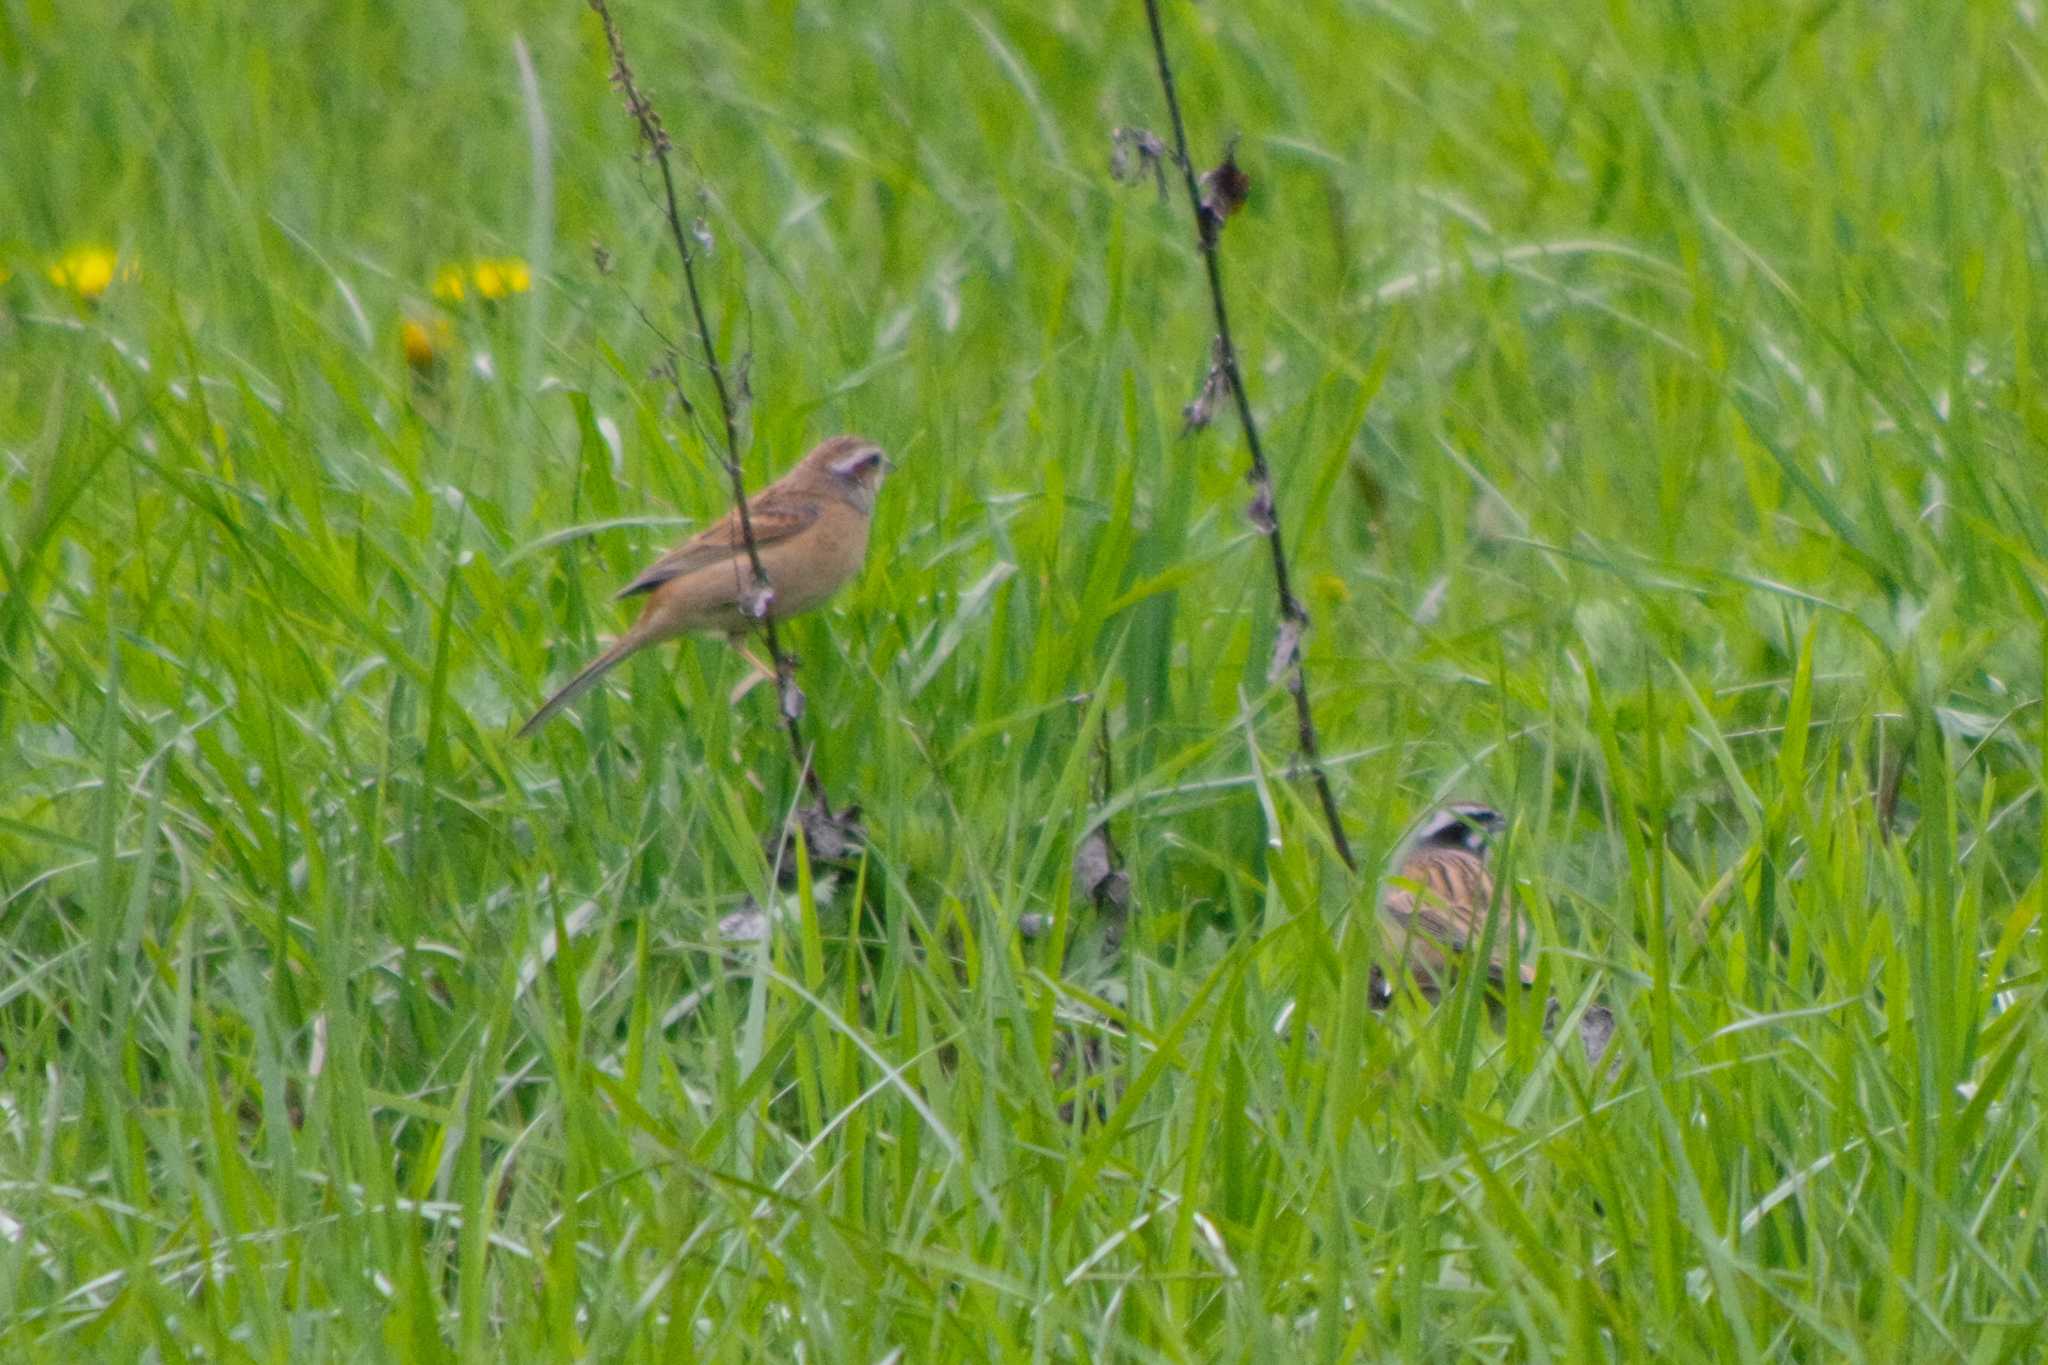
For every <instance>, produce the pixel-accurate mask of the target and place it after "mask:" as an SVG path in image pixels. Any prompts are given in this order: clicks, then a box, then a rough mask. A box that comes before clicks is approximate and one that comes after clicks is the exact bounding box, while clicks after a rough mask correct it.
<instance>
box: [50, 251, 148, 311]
mask: <svg viewBox="0 0 2048 1365" xmlns="http://www.w3.org/2000/svg"><path fill="white" fill-rule="evenodd" d="M46 273H47V274H48V275H49V277H50V283H51V284H54V285H56V286H57V287H58V288H59V289H68V290H70V291H71V292H72V293H74V294H76V295H78V297H80V298H81V299H84V300H85V301H86V302H88V303H91V302H95V301H97V300H98V298H99V297H100V295H102V294H104V293H106V292H107V286H108V285H110V284H112V283H113V282H114V281H115V280H116V279H121V280H132V279H135V278H136V277H137V276H139V275H141V273H142V269H141V267H140V266H138V265H136V263H135V262H134V261H123V260H122V259H121V258H120V257H119V256H117V255H116V254H114V253H113V252H112V251H110V250H108V249H107V248H106V247H103V246H80V247H73V248H72V249H71V250H69V251H67V252H65V253H64V254H63V255H62V256H60V257H58V258H57V259H56V260H55V261H52V262H51V263H50V268H49V270H48V271H47V272H46Z"/></svg>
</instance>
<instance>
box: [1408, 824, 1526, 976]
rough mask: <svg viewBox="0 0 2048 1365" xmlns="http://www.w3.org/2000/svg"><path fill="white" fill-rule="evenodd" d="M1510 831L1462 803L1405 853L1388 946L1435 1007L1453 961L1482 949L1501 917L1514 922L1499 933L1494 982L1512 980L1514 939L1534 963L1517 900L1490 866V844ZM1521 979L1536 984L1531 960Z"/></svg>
mask: <svg viewBox="0 0 2048 1365" xmlns="http://www.w3.org/2000/svg"><path fill="white" fill-rule="evenodd" d="M1506 824H1507V821H1506V820H1505V819H1504V818H1503V817H1502V816H1501V813H1500V812H1499V811H1497V810H1494V809H1493V808H1492V807H1490V806H1482V805H1479V804H1478V803H1476V802H1459V803H1457V804H1455V805H1449V806H1444V807H1442V808H1440V809H1438V810H1435V811H1432V812H1431V813H1430V815H1429V817H1428V818H1427V819H1426V820H1425V821H1423V823H1422V825H1421V826H1420V828H1418V829H1417V831H1416V833H1415V836H1414V837H1413V838H1412V839H1410V840H1409V841H1408V843H1407V845H1406V846H1405V848H1404V849H1403V851H1402V854H1401V859H1400V863H1399V868H1400V870H1399V872H1398V873H1397V874H1396V875H1395V877H1394V879H1393V885H1392V886H1390V887H1389V888H1388V889H1387V893H1386V898H1385V899H1384V900H1382V901H1381V902H1380V914H1381V924H1382V927H1383V928H1384V929H1385V930H1386V934H1387V941H1388V946H1389V947H1390V948H1391V950H1392V951H1393V952H1394V954H1395V955H1396V956H1397V957H1398V958H1399V959H1401V960H1402V961H1403V962H1404V963H1405V964H1406V966H1407V969H1408V972H1409V975H1410V976H1412V977H1413V978H1414V980H1415V986H1416V989H1417V990H1419V991H1420V992H1421V993H1422V995H1423V998H1425V999H1427V1000H1431V1001H1434V1000H1435V999H1436V998H1437V996H1438V994H1439V993H1440V992H1441V991H1442V990H1443V988H1444V986H1445V985H1446V984H1447V983H1448V981H1449V978H1450V967H1451V963H1450V958H1451V957H1452V956H1454V955H1456V954H1460V953H1464V952H1466V951H1467V950H1468V949H1469V948H1471V946H1472V945H1473V944H1475V943H1476V942H1478V941H1479V939H1480V938H1481V936H1482V935H1483V934H1484V933H1485V930H1486V918H1487V916H1488V914H1489V913H1494V912H1495V911H1496V909H1497V910H1498V912H1500V913H1503V914H1506V915H1507V916H1508V919H1507V921H1506V923H1505V924H1504V925H1503V926H1502V927H1501V928H1500V929H1498V930H1496V931H1495V934H1494V943H1493V957H1492V960H1491V961H1490V962H1489V963H1488V966H1487V976H1488V979H1490V980H1491V981H1492V982H1493V984H1495V985H1499V984H1500V983H1501V981H1502V980H1503V979H1504V978H1505V976H1506V974H1507V957H1508V935H1509V934H1510V933H1513V934H1514V935H1515V938H1516V942H1517V943H1518V944H1519V945H1521V947H1522V948H1523V950H1524V954H1525V956H1526V951H1527V946H1528V935H1527V932H1526V929H1527V926H1526V925H1524V924H1522V923H1521V922H1520V920H1519V918H1518V917H1517V916H1516V915H1515V913H1514V906H1513V901H1512V899H1511V898H1510V897H1509V896H1508V895H1505V894H1501V895H1498V896H1497V895H1496V894H1495V891H1494V883H1493V873H1492V872H1491V871H1489V870H1488V869H1487V866H1486V847H1487V845H1486V840H1487V836H1489V835H1491V834H1493V833H1494V832H1496V831H1498V830H1500V829H1502V828H1504V827H1505V826H1506ZM1520 977H1521V981H1522V984H1523V985H1525V986H1527V985H1532V984H1534V982H1535V980H1536V968H1535V966H1534V965H1533V964H1531V963H1530V962H1528V961H1526V960H1524V961H1523V962H1522V964H1521V972H1520ZM1374 984H1375V985H1376V986H1379V985H1382V984H1383V983H1380V982H1378V981H1376V982H1375V983H1374Z"/></svg>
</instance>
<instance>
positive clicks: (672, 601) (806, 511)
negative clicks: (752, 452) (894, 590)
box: [519, 436, 894, 739]
mask: <svg viewBox="0 0 2048 1365" xmlns="http://www.w3.org/2000/svg"><path fill="white" fill-rule="evenodd" d="M893 467H894V466H892V465H891V464H890V462H889V458H888V456H886V455H884V454H883V453H882V448H881V447H880V446H878V445H876V444H875V443H874V442H873V441H870V440H868V439H867V438H866V437H864V436H833V437H830V438H829V439H827V440H824V441H821V442H819V443H818V444H817V445H816V446H815V447H813V448H812V450H811V452H810V453H809V454H808V455H806V456H804V457H803V459H801V460H799V461H798V462H797V463H796V465H795V466H794V467H793V468H791V469H790V471H789V472H788V473H787V474H784V475H783V476H782V477H781V478H779V479H777V480H776V481H775V482H774V483H771V484H769V485H768V486H767V487H766V488H763V489H762V490H761V491H760V492H758V493H756V494H754V496H753V497H751V498H749V499H748V500H747V519H748V521H749V523H750V524H751V525H752V527H753V531H754V545H755V547H756V548H757V549H758V550H759V551H760V554H761V570H762V572H763V573H764V574H766V575H767V578H768V585H769V588H770V590H771V592H770V594H769V595H768V596H767V600H766V609H765V613H764V612H763V610H762V608H761V605H760V597H761V594H760V592H759V590H758V589H757V588H756V586H755V585H754V582H753V572H752V568H751V566H750V565H749V564H748V562H747V546H746V541H745V539H744V538H743V536H742V535H741V532H740V518H739V510H738V509H737V508H735V509H734V510H733V511H731V512H728V513H727V514H726V515H725V516H724V517H723V518H721V519H720V520H719V521H718V522H717V523H715V524H714V525H711V526H707V527H705V528H704V529H703V530H702V531H699V532H698V533H697V534H696V535H694V536H692V537H691V538H690V539H689V540H687V541H685V542H683V544H681V545H679V546H677V547H676V548H675V549H673V550H670V551H669V552H668V553H667V554H665V555H663V556H662V557H661V558H660V559H657V560H655V561H654V563H652V564H650V565H648V566H647V568H646V569H644V570H642V571H641V573H640V575H639V577H637V578H635V579H634V580H633V581H632V582H630V583H628V584H627V585H626V586H625V587H623V588H621V589H620V590H619V592H618V597H619V598H621V599H623V598H627V597H640V596H645V597H646V598H647V605H646V606H645V607H643V608H641V611H640V619H639V620H637V621H635V622H634V623H633V627H632V629H630V630H628V631H627V632H626V633H625V634H624V635H621V636H620V637H619V638H618V640H617V641H616V642H615V643H614V644H613V645H612V647H611V648H610V649H607V650H606V651H605V652H604V653H602V654H600V655H598V656H597V657H596V658H595V659H593V660H591V661H590V662H589V663H588V664H586V665H585V666H584V668H583V670H582V671H581V672H580V673H578V674H577V675H576V676H575V677H573V678H571V679H570V680H569V681H568V682H567V683H566V684H565V685H564V686H563V687H562V689H561V690H560V691H559V692H556V693H555V695H553V696H552V697H549V698H548V699H547V702H546V704H545V705H543V706H542V707H541V708H540V710H538V711H536V712H534V713H533V717H532V719H530V720H528V721H527V722H526V724H524V725H522V726H521V727H520V728H519V738H521V739H525V738H526V737H527V736H529V735H531V734H533V733H534V732H535V731H536V730H538V729H540V727H541V726H543V725H545V724H547V722H548V721H549V720H550V719H551V718H552V717H553V716H554V715H555V713H556V712H558V711H560V710H561V709H562V708H563V707H565V706H567V705H568V704H569V703H570V702H572V701H574V700H576V698H578V697H580V696H582V695H583V693H585V692H586V691H588V690H589V689H590V688H591V687H592V686H593V685H595V684H596V682H597V680H598V679H599V678H601V677H603V676H604V675H605V674H606V673H608V672H609V671H611V670H612V669H613V668H615V667H617V666H618V664H619V663H620V662H621V661H623V660H624V659H626V658H627V657H629V656H630V655H633V654H637V653H638V652H639V651H641V650H643V649H645V648H647V647H648V646H649V645H654V644H659V643H661V642H662V641H664V640H671V639H674V638H675V637H676V636H678V635H683V634H688V633H692V632H695V633H700V634H720V635H724V636H725V637H726V638H727V639H728V640H730V641H731V642H733V643H734V644H735V645H737V644H738V643H739V641H740V639H741V637H743V636H744V635H745V634H746V633H747V631H748V630H750V629H752V628H753V627H754V626H756V625H758V624H759V622H760V618H761V616H762V615H763V614H765V615H767V616H770V617H772V618H774V619H775V620H778V621H780V620H783V619H785V618H787V617H791V616H795V615H797V614H798V613H800V612H806V611H809V610H810V609H811V608H813V607H816V606H819V605H822V604H823V603H824V602H825V600H826V599H827V598H829V597H831V596H832V594H833V593H835V592H838V591H839V589H841V588H843V587H845V586H846V584H847V583H848V581H850V580H851V579H852V578H853V577H854V575H856V574H858V573H859V572H860V568H861V564H862V562H863V561H864V560H865V559H866V558H867V552H868V523H869V520H870V519H871V518H872V516H873V515H874V510H875V495H876V493H877V492H878V491H879V490H880V488H881V486H882V476H883V474H884V473H886V472H887V471H888V470H890V469H891V468H893Z"/></svg>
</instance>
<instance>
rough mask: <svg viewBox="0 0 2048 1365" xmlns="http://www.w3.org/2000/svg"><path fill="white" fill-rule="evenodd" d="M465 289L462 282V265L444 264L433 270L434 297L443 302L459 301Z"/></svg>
mask: <svg viewBox="0 0 2048 1365" xmlns="http://www.w3.org/2000/svg"><path fill="white" fill-rule="evenodd" d="M466 292H467V290H466V289H465V287H464V286H463V283H462V267H461V266H459V265H444V266H442V267H441V268H440V269H439V270H437V271H435V272H434V285H433V294H434V297H435V298H437V299H439V300H441V302H443V303H461V302H462V296H463V294H464V293H466Z"/></svg>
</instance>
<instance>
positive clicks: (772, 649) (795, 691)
mask: <svg viewBox="0 0 2048 1365" xmlns="http://www.w3.org/2000/svg"><path fill="white" fill-rule="evenodd" d="M589 4H590V8H591V10H592V11H593V12H594V13H596V15H597V17H598V20H599V22H600V23H602V24H603V25H604V40H605V44H606V45H607V46H608V47H609V48H610V49H611V56H612V84H613V85H615V86H617V87H618V88H619V91H620V93H621V94H622V95H624V96H625V100H626V113H627V114H628V115H629V116H630V117H631V118H632V120H633V124H634V126H635V127H636V128H637V129H638V130H639V132H640V140H641V142H643V143H645V144H646V147H647V153H648V155H649V156H650V157H651V158H653V161H654V164H655V166H656V168H657V169H659V170H660V172H661V209H662V213H663V216H664V217H665V218H666V219H667V220H668V231H669V236H670V238H671V239H672V240H673V241H674V242H675V248H676V254H677V255H678V256H680V257H681V258H682V262H683V295H684V300H685V302H686V303H687V304H688V305H689V312H690V317H691V319H692V320H693V321H694V322H695V323H696V325H697V340H698V344H699V345H700V346H702V347H703V358H704V369H705V370H706V372H707V373H709V375H710V376H711V388H712V391H713V392H714V393H715V394H717V396H718V415H719V418H720V420H721V421H722V422H723V423H724V426H725V452H724V463H725V473H726V477H727V478H728V479H729V480H731V482H732V501H733V506H734V507H735V508H737V509H738V510H739V523H740V538H741V539H742V540H744V541H745V542H746V547H747V564H748V567H749V569H750V570H751V572H752V573H753V576H754V584H753V586H754V593H753V596H752V598H751V600H752V601H753V602H754V603H755V604H757V606H758V617H759V620H760V622H761V633H762V635H763V636H764V637H765V639H766V642H767V645H768V657H769V659H770V660H771V661H772V662H773V664H774V666H775V690H776V699H777V708H776V709H777V710H778V711H779V712H780V714H781V716H782V728H783V730H784V731H785V732H786V733H787V734H788V736H789V752H790V757H791V759H792V760H793V761H794V762H795V763H796V766H797V771H798V772H799V773H800V774H802V781H803V783H804V786H805V787H806V789H807V790H808V791H809V792H810V794H811V798H812V800H814V801H815V802H816V803H817V806H818V809H819V810H820V811H822V812H828V813H829V812H830V810H831V804H830V803H829V802H828V801H827V800H826V798H825V784H824V782H823V780H822V779H820V778H819V776H818V770H817V767H816V765H815V764H814V763H813V762H812V761H811V757H812V756H811V754H810V751H809V750H808V749H807V748H805V746H804V739H803V725H802V719H801V718H802V716H803V705H804V694H803V690H802V689H801V688H799V687H798V686H797V682H796V660H795V659H794V658H792V657H791V656H790V655H788V654H786V653H784V652H783V649H782V642H781V640H780V639H779V638H778V637H777V635H776V630H775V617H774V615H773V614H772V612H771V607H772V605H773V603H774V599H775V588H774V585H773V584H772V583H770V582H769V581H768V573H767V571H766V570H765V569H763V568H762V567H761V549H760V546H759V545H757V544H756V543H755V540H754V521H753V517H752V515H751V514H750V513H749V511H748V508H747V483H746V477H745V475H744V474H743V472H742V471H741V468H740V426H739V412H738V409H737V407H736V405H735V404H734V402H733V396H732V391H731V390H730V388H729V387H728V386H727V384H726V380H725V367H724V366H722V365H721V364H719V361H718V345H717V343H716V342H715V341H713V340H712V337H711V323H710V320H709V319H708V318H707V317H706V316H705V313H704V296H703V294H702V292H701V291H700V290H699V289H698V288H697V264H696V263H697V254H696V250H695V248H693V247H692V246H691V234H690V230H689V228H688V226H687V225H685V224H684V222H683V213H682V209H681V207H680V206H679V204H678V201H677V198H676V177H675V169H674V167H673V165H672V164H671V162H670V154H671V152H672V151H673V150H674V149H673V147H672V145H671V144H670V142H669V137H668V130H667V129H666V128H664V127H663V126H662V122H661V115H660V114H659V113H657V112H656V111H655V108H654V105H653V104H652V103H651V102H650V101H649V100H648V99H647V97H646V96H645V95H643V94H642V93H641V92H640V87H639V86H638V84H637V83H636V82H635V81H634V79H633V68H632V67H631V65H629V64H628V63H627V61H626V44H625V40H624V39H623V38H621V37H620V36H619V26H618V24H617V22H616V21H614V20H613V18H612V14H611V9H610V8H609V6H608V5H607V4H606V3H605V0H589ZM669 378H670V381H671V382H672V383H673V384H674V385H675V388H676V395H677V397H678V398H679V399H681V400H682V403H683V406H684V408H685V410H688V408H689V406H690V403H689V398H688V396H687V395H686V394H684V393H683V383H682V376H681V374H680V373H679V372H678V371H677V370H676V368H675V367H674V366H670V367H669Z"/></svg>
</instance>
